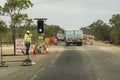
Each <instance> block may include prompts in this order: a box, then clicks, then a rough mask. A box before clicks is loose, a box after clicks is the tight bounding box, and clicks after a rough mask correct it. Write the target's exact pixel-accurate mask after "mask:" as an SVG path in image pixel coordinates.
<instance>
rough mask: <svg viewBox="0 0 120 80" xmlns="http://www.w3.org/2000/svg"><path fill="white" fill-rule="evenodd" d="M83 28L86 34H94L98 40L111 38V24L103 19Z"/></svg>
mask: <svg viewBox="0 0 120 80" xmlns="http://www.w3.org/2000/svg"><path fill="white" fill-rule="evenodd" d="M83 30H84V31H85V34H91V35H94V36H95V38H96V39H97V40H109V32H110V26H108V25H107V24H106V23H103V21H101V20H97V21H96V22H94V23H92V24H91V25H90V26H88V27H87V28H84V29H83Z"/></svg>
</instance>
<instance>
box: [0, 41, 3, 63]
mask: <svg viewBox="0 0 120 80" xmlns="http://www.w3.org/2000/svg"><path fill="white" fill-rule="evenodd" d="M0 43H1V55H0V56H1V62H3V57H2V41H1V42H0Z"/></svg>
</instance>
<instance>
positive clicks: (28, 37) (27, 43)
mask: <svg viewBox="0 0 120 80" xmlns="http://www.w3.org/2000/svg"><path fill="white" fill-rule="evenodd" d="M31 38H32V34H31V33H30V31H29V30H27V31H26V34H25V35H24V41H25V47H26V55H28V54H29V49H30V44H31V42H32V39H31Z"/></svg>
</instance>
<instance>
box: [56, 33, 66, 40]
mask: <svg viewBox="0 0 120 80" xmlns="http://www.w3.org/2000/svg"><path fill="white" fill-rule="evenodd" d="M56 37H57V40H58V41H64V39H65V36H64V34H63V33H62V32H58V33H57V35H56Z"/></svg>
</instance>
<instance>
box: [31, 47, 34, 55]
mask: <svg viewBox="0 0 120 80" xmlns="http://www.w3.org/2000/svg"><path fill="white" fill-rule="evenodd" d="M31 54H35V53H34V46H31Z"/></svg>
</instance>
